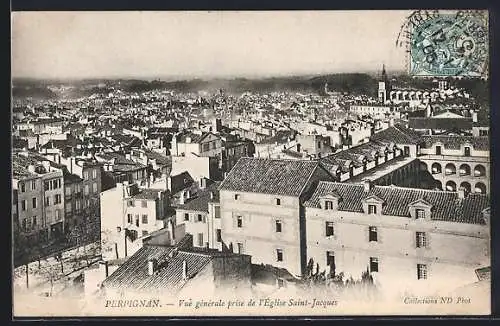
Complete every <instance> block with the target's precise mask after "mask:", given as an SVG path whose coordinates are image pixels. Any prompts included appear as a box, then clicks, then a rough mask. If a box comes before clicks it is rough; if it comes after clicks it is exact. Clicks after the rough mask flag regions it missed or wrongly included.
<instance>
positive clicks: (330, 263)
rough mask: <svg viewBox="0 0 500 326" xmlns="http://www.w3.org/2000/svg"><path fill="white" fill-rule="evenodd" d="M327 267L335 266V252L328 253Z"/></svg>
mask: <svg viewBox="0 0 500 326" xmlns="http://www.w3.org/2000/svg"><path fill="white" fill-rule="evenodd" d="M326 265H327V266H333V265H335V253H334V252H333V251H327V252H326Z"/></svg>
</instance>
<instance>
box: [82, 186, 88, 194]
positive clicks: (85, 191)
mask: <svg viewBox="0 0 500 326" xmlns="http://www.w3.org/2000/svg"><path fill="white" fill-rule="evenodd" d="M83 193H84V194H85V195H88V194H89V185H85V188H83Z"/></svg>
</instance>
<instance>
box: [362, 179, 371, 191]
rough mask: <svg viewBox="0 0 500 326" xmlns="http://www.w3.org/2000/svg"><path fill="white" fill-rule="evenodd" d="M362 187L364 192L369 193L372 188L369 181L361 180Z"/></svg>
mask: <svg viewBox="0 0 500 326" xmlns="http://www.w3.org/2000/svg"><path fill="white" fill-rule="evenodd" d="M363 187H364V190H365V192H370V190H371V189H372V188H373V183H372V181H371V180H370V179H364V180H363Z"/></svg>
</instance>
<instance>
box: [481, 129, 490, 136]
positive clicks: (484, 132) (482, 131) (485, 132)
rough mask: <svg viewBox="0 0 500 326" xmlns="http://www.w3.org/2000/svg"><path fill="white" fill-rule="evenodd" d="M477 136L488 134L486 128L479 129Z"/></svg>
mask: <svg viewBox="0 0 500 326" xmlns="http://www.w3.org/2000/svg"><path fill="white" fill-rule="evenodd" d="M479 136H488V130H479Z"/></svg>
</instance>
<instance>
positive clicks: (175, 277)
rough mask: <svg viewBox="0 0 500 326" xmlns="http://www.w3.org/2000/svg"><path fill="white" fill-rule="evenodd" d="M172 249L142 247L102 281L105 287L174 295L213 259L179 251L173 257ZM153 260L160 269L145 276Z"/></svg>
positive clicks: (200, 254) (151, 246) (152, 246)
mask: <svg viewBox="0 0 500 326" xmlns="http://www.w3.org/2000/svg"><path fill="white" fill-rule="evenodd" d="M172 250H174V247H163V246H154V245H144V246H143V247H142V248H141V249H139V250H138V251H137V252H136V253H135V254H134V255H132V256H131V257H130V258H129V259H128V260H127V261H126V262H125V263H124V264H123V265H121V266H120V267H119V268H118V269H117V270H116V271H115V272H114V273H113V274H111V275H110V276H109V277H108V278H107V279H106V280H105V281H104V282H103V285H104V287H105V288H113V289H131V290H135V291H144V290H148V291H151V290H153V291H154V290H167V291H168V292H170V293H172V294H175V293H177V292H178V291H179V290H180V289H181V288H182V287H183V286H184V285H185V284H186V283H187V282H188V281H189V279H191V278H193V277H194V276H195V275H196V274H197V273H199V272H200V271H202V270H203V269H204V268H205V266H206V265H207V264H208V263H209V262H210V261H211V260H212V256H211V255H209V254H202V253H192V252H186V251H178V252H177V254H176V255H174V257H169V253H170V252H171V251H172ZM150 259H156V260H157V261H158V265H159V267H158V268H159V270H158V272H157V273H155V274H154V275H152V276H150V275H148V260H150ZM183 261H186V264H187V274H188V275H187V280H183V278H182V265H183Z"/></svg>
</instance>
